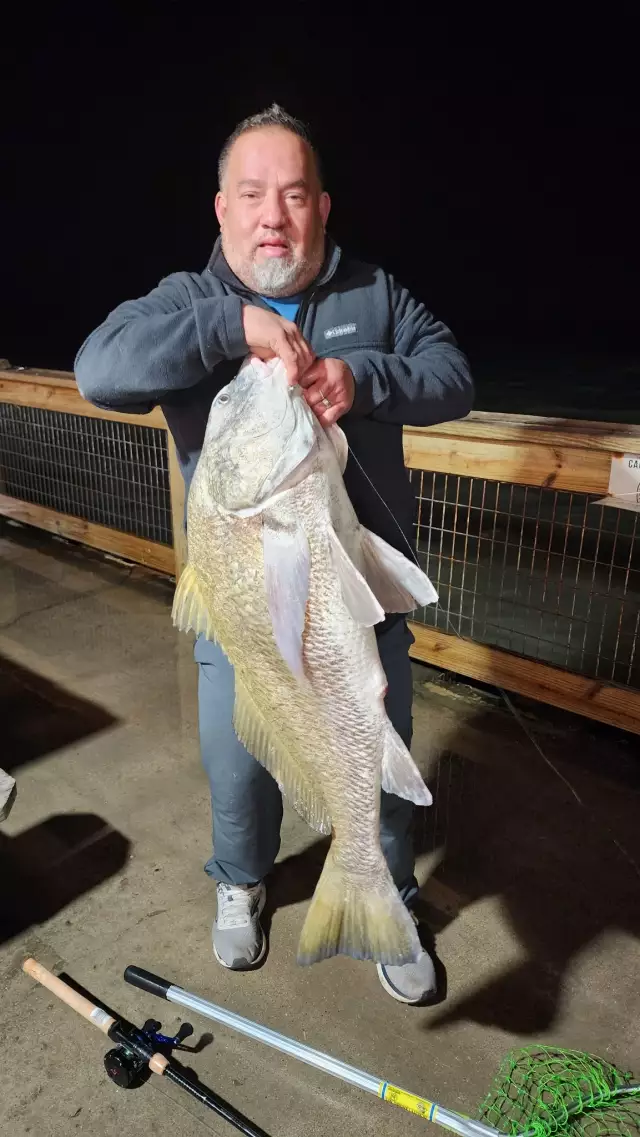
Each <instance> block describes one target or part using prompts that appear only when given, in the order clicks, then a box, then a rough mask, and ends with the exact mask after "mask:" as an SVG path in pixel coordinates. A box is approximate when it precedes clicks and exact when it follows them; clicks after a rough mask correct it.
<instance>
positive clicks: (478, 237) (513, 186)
mask: <svg viewBox="0 0 640 1137" xmlns="http://www.w3.org/2000/svg"><path fill="white" fill-rule="evenodd" d="M423 7H424V6H421V9H420V10H423ZM418 10H419V9H418V7H416V9H415V11H418ZM68 11H69V13H70V12H71V11H72V9H69V10H68ZM124 11H125V10H124V9H122V8H120V7H119V6H118V5H104V6H102V7H101V6H100V5H97V6H95V7H92V8H91V14H90V16H85V17H83V19H84V20H85V21H86V22H85V23H82V22H80V23H79V22H78V19H77V18H75V17H73V18H72V16H71V15H70V14H66V15H65V8H64V5H63V6H62V7H61V8H57V9H56V11H55V14H50V15H49V16H48V17H47V18H46V19H45V20H44V22H42V21H41V20H40V19H38V20H37V21H36V20H35V19H31V18H30V16H29V12H25V22H24V27H23V30H22V33H21V34H20V36H19V37H17V38H16V40H15V42H14V45H13V46H11V44H5V46H4V50H3V73H4V77H5V96H4V111H3V115H4V118H3V123H2V133H3V138H2V146H1V149H0V161H1V163H2V175H1V181H0V201H1V208H2V230H3V238H2V247H3V248H2V259H3V299H2V306H1V309H0V311H1V316H0V356H5V357H7V358H9V359H10V360H11V362H12V363H13V364H14V365H27V366H42V367H62V368H70V367H71V366H72V363H73V357H74V354H75V351H76V349H77V347H78V346H79V344H80V342H81V341H82V339H83V338H84V336H85V335H86V334H87V333H88V331H90V330H91V328H92V327H93V326H94V325H95V324H96V323H98V322H99V321H100V320H101V319H102V318H104V316H105V315H106V313H107V311H108V310H109V309H110V308H111V307H113V306H115V305H116V304H117V303H118V302H120V301H121V300H123V299H126V298H127V297H129V296H136V295H139V294H141V293H143V292H145V291H147V290H148V289H150V288H151V287H153V285H154V284H155V283H156V282H157V280H158V279H160V277H162V276H163V275H165V274H167V273H169V272H172V271H174V270H177V269H183V268H189V269H196V270H198V269H200V268H201V267H202V266H203V265H204V263H205V262H206V259H207V256H208V254H209V251H210V248H211V245H212V243H213V240H214V238H215V235H216V226H215V219H214V216H213V211H212V198H213V194H214V192H215V168H216V157H217V152H218V149H219V147H220V144H221V142H222V141H223V139H224V137H225V135H226V134H227V133H228V132H229V130H230V129H231V128H232V127H233V125H234V124H235V122H236V121H237V120H238V119H239V118H241V117H243V116H244V115H245V114H247V113H251V112H253V111H255V110H257V109H260V108H261V107H262V106H263V105H265V104H267V103H269V102H271V101H272V100H273V99H277V100H278V101H280V102H282V103H283V104H284V105H285V106H286V107H287V109H288V110H290V111H291V112H293V113H296V114H299V115H301V116H302V117H303V118H305V119H307V120H308V121H309V122H310V124H311V126H312V128H313V131H314V133H315V137H316V140H317V143H318V145H319V148H320V149H321V151H322V153H323V158H324V164H325V168H326V171H327V174H328V188H329V189H330V191H331V193H332V197H333V202H334V206H333V218H332V223H331V230H332V232H333V234H334V235H335V236H336V238H337V239H338V240H339V241H340V242H341V243H343V244H345V245H348V246H349V247H350V248H351V250H352V251H354V252H355V253H357V254H359V255H361V256H363V257H365V258H368V259H371V260H374V261H377V262H379V263H382V264H383V265H384V266H385V267H387V268H389V269H390V270H392V271H394V272H395V273H396V275H397V276H398V277H399V278H400V279H401V280H402V281H403V282H404V283H406V284H407V285H409V286H410V287H412V288H413V289H414V291H415V292H416V293H417V294H418V295H419V296H420V297H421V298H422V299H424V301H425V303H426V304H427V305H428V306H429V307H431V308H432V309H433V310H434V311H435V312H436V313H437V314H438V315H439V316H441V317H442V318H443V319H445V320H446V321H447V322H448V323H449V324H450V325H451V326H452V328H453V330H454V332H455V333H456V335H457V336H458V339H459V340H460V341H461V344H462V346H463V347H464V348H466V349H467V350H468V351H469V353H470V354H471V357H472V360H473V361H474V365H475V364H476V363H477V364H478V366H479V368H480V370H481V371H482V365H483V363H486V362H489V361H490V362H491V365H492V366H493V365H494V363H495V360H496V359H498V358H499V357H504V358H505V359H507V358H508V359H511V360H512V359H514V358H524V357H525V356H526V357H527V358H534V357H535V359H536V360H538V361H539V360H544V359H545V358H546V359H549V360H551V359H552V358H556V357H558V356H559V354H562V355H567V354H570V355H572V356H573V357H576V358H578V357H579V358H582V359H588V358H591V359H592V360H595V359H596V358H597V359H602V358H606V359H608V360H609V361H611V360H613V359H614V358H619V357H622V356H624V357H625V358H627V359H628V358H633V357H634V353H635V361H636V363H637V361H638V352H637V346H636V345H637V336H636V329H637V327H638V306H639V299H640V298H639V296H638V287H637V265H638V261H637V251H636V248H637V241H636V239H635V237H634V230H636V229H637V214H638V201H639V200H640V195H639V191H640V168H639V167H640V163H639V159H638V156H637V151H638V137H637V128H636V105H635V104H636V103H637V99H636V98H635V97H634V95H633V89H634V86H635V76H636V71H637V68H636V64H635V61H634V60H633V58H632V57H631V55H629V58H628V59H627V57H626V56H627V46H626V45H627V44H629V45H630V47H632V43H631V40H632V34H631V28H630V27H627V28H625V27H624V26H622V25H621V26H620V27H619V28H612V27H611V26H608V27H607V29H606V32H605V31H604V30H603V28H602V27H593V28H591V29H589V31H588V32H587V31H585V29H584V27H583V26H577V25H576V26H575V27H569V28H563V29H560V27H559V25H557V23H544V24H543V23H542V17H540V20H539V22H538V23H537V24H535V25H534V24H532V25H531V26H530V27H529V28H524V27H523V28H522V29H521V30H517V29H516V25H515V24H513V25H507V24H502V25H496V26H495V27H489V26H488V25H487V24H482V25H479V24H477V25H475V26H469V25H462V23H461V25H460V27H458V28H456V29H455V31H454V30H453V29H451V28H449V29H442V28H440V27H436V26H435V24H434V23H431V22H424V23H420V21H419V20H416V18H415V17H414V16H411V15H410V13H411V6H409V7H408V8H406V7H405V8H404V9H403V10H402V11H403V13H404V18H403V21H402V26H399V25H398V26H394V25H393V24H391V23H390V20H391V14H392V12H393V7H392V6H391V5H387V7H386V11H387V13H388V16H387V20H388V21H389V26H387V23H386V22H385V24H384V25H382V24H380V25H378V26H376V27H374V29H373V31H371V32H368V33H366V34H365V33H364V32H363V24H362V21H361V20H358V19H356V18H355V17H354V16H353V15H351V14H350V13H351V11H352V9H350V7H349V5H343V6H342V7H341V8H340V9H336V10H335V13H333V14H330V13H329V12H328V11H326V10H324V9H323V10H322V11H321V10H320V9H317V8H315V7H314V8H313V9H311V8H310V6H306V5H289V6H285V7H284V8H281V7H278V9H277V10H276V9H275V8H274V9H269V8H268V7H266V6H264V5H262V6H260V8H259V9H256V11H259V12H260V15H259V16H258V15H255V14H252V10H251V9H246V8H243V9H238V16H237V18H235V19H234V18H233V17H232V16H231V15H229V14H228V15H227V17H226V22H224V21H223V20H222V17H218V16H216V15H214V16H213V17H210V18H209V19H208V20H207V19H205V18H204V16H203V12H205V11H207V12H209V13H211V12H212V8H211V7H210V6H209V5H203V6H202V7H199V6H198V5H195V6H193V5H192V6H190V7H188V8H187V6H182V5H179V4H177V3H176V4H167V5H164V6H162V5H160V6H156V7H154V6H151V5H141V6H140V8H139V9H137V15H136V17H135V19H134V18H132V17H129V16H126V17H125V15H124V14H123V13H124ZM226 11H227V12H229V11H231V9H227V10H226ZM114 13H115V14H114ZM158 13H160V15H159V14H158ZM214 13H217V9H214ZM407 13H409V14H407ZM301 20H302V21H304V22H305V24H306V25H308V26H304V27H303V26H301ZM30 24H32V25H33V26H30ZM7 93H9V94H10V101H9V100H7V97H6V96H7ZM536 366H540V364H539V363H536ZM592 369H593V364H592ZM629 374H631V373H629ZM639 375H640V373H639V372H638V370H637V368H636V369H635V372H634V373H633V375H632V377H631V378H629V379H628V380H627V386H626V387H625V388H624V390H623V391H622V394H621V393H620V391H618V393H617V396H616V397H617V400H618V403H621V401H622V402H624V401H627V399H628V402H629V406H630V408H631V407H632V406H633V407H638V408H639V409H640V397H639V394H638V378H639ZM634 376H635V378H634ZM554 382H555V380H554ZM480 393H481V392H480ZM565 401H566V400H565ZM508 402H509V399H508V396H507V395H505V396H504V398H503V399H502V404H503V409H527V407H526V405H524V406H522V405H520V404H518V406H517V407H515V405H514V406H513V407H511V406H509V405H507V404H508ZM534 402H535V400H534ZM480 405H482V398H480ZM536 409H539V407H538V406H537V405H536ZM593 410H596V408H593ZM593 417H596V415H595V414H594V415H593Z"/></svg>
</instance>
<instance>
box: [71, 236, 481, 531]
mask: <svg viewBox="0 0 640 1137" xmlns="http://www.w3.org/2000/svg"><path fill="white" fill-rule="evenodd" d="M243 304H259V305H261V306H262V307H267V306H268V305H267V304H266V303H265V301H264V300H262V299H261V298H260V297H259V296H257V295H256V294H255V293H253V292H251V290H250V289H248V288H246V287H245V285H243V284H242V283H241V281H240V280H238V278H237V277H236V276H235V275H234V273H233V272H232V271H231V269H230V268H229V265H228V264H227V261H226V260H225V258H224V256H223V253H222V249H221V245H220V240H219V239H218V241H217V242H216V245H215V247H214V250H213V253H212V255H211V259H210V261H209V263H208V265H207V267H206V269H205V271H204V272H203V273H195V272H177V273H173V274H172V275H171V276H168V277H166V278H165V279H164V280H162V281H161V282H160V284H159V285H158V286H157V288H154V289H153V291H152V292H150V293H149V294H148V296H143V297H141V298H140V299H138V300H129V301H126V302H125V303H124V304H120V305H119V307H117V308H115V309H114V311H113V312H111V313H110V314H109V315H108V316H107V318H106V320H105V321H104V323H103V324H100V326H99V327H98V328H96V330H95V331H93V332H92V333H91V335H89V336H88V338H87V339H86V340H85V342H84V344H83V345H82V347H81V348H80V350H79V352H78V355H77V357H76V360H75V375H76V380H77V383H78V387H79V388H80V391H81V393H82V394H83V395H84V397H85V398H86V399H88V400H89V402H92V403H94V404H95V405H97V406H99V407H104V408H107V409H110V410H125V409H126V410H127V411H129V412H131V411H133V412H140V413H141V414H142V413H146V412H147V411H149V410H151V409H152V408H153V407H154V406H160V407H161V408H162V410H163V412H164V415H165V417H166V420H167V423H168V425H169V429H170V430H171V433H172V435H173V437H174V439H175V443H176V449H177V452H178V457H179V461H180V465H181V468H182V472H183V474H184V478H185V483H186V487H187V490H188V487H189V485H190V482H191V478H192V476H193V472H194V470H195V467H196V463H197V461H198V457H199V455H200V450H201V448H202V442H203V439H204V433H205V428H206V424H207V418H208V414H209V408H210V406H211V402H212V400H213V398H214V396H215V395H216V394H217V392H218V391H219V390H220V388H221V387H223V386H225V384H227V383H228V382H229V381H230V380H231V379H232V378H233V376H234V375H235V374H236V372H237V370H238V368H239V366H240V363H241V361H242V359H243V357H244V356H245V355H246V354H247V351H248V347H247V343H246V340H245V338H244V332H243V326H242V306H243ZM296 322H297V323H298V325H299V327H300V329H301V331H302V334H303V336H304V337H305V339H306V340H307V342H308V343H309V344H310V345H311V347H312V349H313V350H314V352H315V353H316V355H317V356H318V357H333V358H337V359H343V360H344V361H345V362H346V363H348V365H349V367H350V368H351V371H352V372H353V375H354V378H355V384H356V395H355V402H354V405H353V408H352V409H351V411H350V412H349V414H347V415H345V416H344V418H342V419H341V420H340V425H341V426H342V428H343V430H344V431H345V434H346V435H347V439H348V441H349V445H350V447H351V451H352V455H353V456H354V457H355V458H357V462H356V461H353V459H352V458H350V460H349V463H348V465H347V469H346V472H345V483H346V487H347V491H348V493H349V496H350V498H351V501H352V502H353V505H354V508H355V510H356V513H357V514H358V516H359V518H360V521H361V522H362V524H363V525H366V526H367V528H369V529H371V530H372V531H373V532H375V533H378V534H379V535H380V536H381V537H383V538H385V540H387V541H389V542H390V544H392V545H395V546H396V548H399V549H404V551H405V552H406V546H405V545H404V541H403V538H402V536H401V534H400V532H399V530H398V525H399V526H400V528H401V530H402V532H403V533H404V534H405V535H406V537H407V538H408V539H409V540H412V531H413V523H414V508H415V499H414V494H413V492H412V489H411V485H410V483H409V478H408V475H407V472H406V470H405V466H404V458H403V448H402V427H403V426H404V425H410V426H431V425H434V424H435V423H442V422H448V421H450V420H453V419H458V418H463V417H464V416H465V415H466V414H468V412H469V411H470V410H471V406H472V401H473V382H472V379H471V375H470V371H469V365H468V362H467V360H466V358H465V356H464V355H463V353H462V352H461V351H460V349H459V348H458V347H457V345H456V342H455V340H454V338H453V336H452V334H451V332H450V331H449V329H448V328H447V327H445V325H444V324H443V323H441V322H440V321H439V320H436V319H435V318H434V316H432V315H431V313H430V312H428V311H427V310H426V308H425V307H424V305H423V304H421V303H419V302H418V301H417V300H414V299H413V297H412V296H410V294H409V293H408V292H407V290H406V289H405V288H402V287H401V285H400V284H398V283H397V282H396V281H395V280H394V278H393V277H392V276H390V275H389V274H388V273H385V272H384V271H383V270H382V269H381V268H377V267H375V266H374V265H369V264H365V263H363V262H361V261H356V260H352V259H350V258H348V257H346V256H345V255H344V254H343V253H342V252H341V250H340V249H339V248H338V247H337V246H336V245H335V244H334V243H333V242H332V241H331V240H328V241H327V253H326V258H325V263H324V265H323V268H322V271H321V272H320V274H319V276H318V277H317V279H316V280H315V281H314V283H313V284H312V285H311V287H310V288H309V289H308V290H307V292H306V294H305V296H304V298H303V302H302V304H301V307H300V310H299V312H298V317H297V321H296ZM358 463H359V465H358ZM363 471H365V472H366V476H365V473H363ZM376 491H377V492H376ZM378 494H379V495H380V496H381V497H382V499H383V501H384V502H386V505H387V506H388V510H387V509H385V506H384V505H383V504H382V502H381V501H380V498H379V497H378ZM393 518H395V519H396V521H397V523H398V524H396V521H394V520H393Z"/></svg>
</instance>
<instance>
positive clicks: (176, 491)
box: [0, 369, 185, 575]
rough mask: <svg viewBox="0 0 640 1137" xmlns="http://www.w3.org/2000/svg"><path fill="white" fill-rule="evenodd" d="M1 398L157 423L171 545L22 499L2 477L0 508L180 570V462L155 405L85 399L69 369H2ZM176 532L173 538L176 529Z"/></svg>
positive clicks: (107, 549) (112, 550)
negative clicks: (138, 408) (113, 407)
mask: <svg viewBox="0 0 640 1137" xmlns="http://www.w3.org/2000/svg"><path fill="white" fill-rule="evenodd" d="M0 402H3V403H11V404H13V405H14V406H20V407H36V408H38V409H39V410H44V411H59V412H61V413H63V414H72V415H82V416H83V417H85V418H94V419H102V420H107V421H111V422H128V423H131V424H133V425H135V426H146V427H157V428H159V429H161V430H164V431H165V432H166V435H167V448H168V455H169V484H170V492H171V512H172V517H173V533H174V545H173V548H168V547H167V546H166V545H162V544H160V543H158V542H154V541H146V540H144V539H142V538H140V537H136V536H133V535H132V534H130V533H121V532H120V531H119V530H117V529H113V528H110V527H109V526H105V525H97V524H95V523H93V522H90V521H87V520H85V519H84V518H81V517H74V516H71V515H68V514H63V513H58V512H57V511H56V510H53V509H49V508H47V507H46V506H43V505H39V504H34V503H33V502H28V501H20V500H19V499H17V498H15V497H12V496H9V495H8V494H6V493H3V492H2V484H1V481H0V514H3V515H4V516H5V517H12V518H14V519H15V520H17V521H22V522H24V523H25V524H28V525H35V526H37V527H39V528H41V529H46V530H48V531H49V532H52V533H57V534H59V535H60V536H62V537H67V538H69V539H70V540H73V541H80V542H81V543H82V544H84V545H90V546H91V547H92V548H94V549H101V550H102V551H103V552H107V553H112V554H114V555H115V556H120V557H123V558H124V559H126V560H131V561H135V562H136V563H138V564H142V565H146V566H148V567H149V568H154V569H157V570H159V571H160V572H166V573H170V574H174V573H175V574H177V575H179V574H180V571H181V567H182V565H183V563H184V558H185V549H184V537H183V524H182V519H183V514H184V482H183V480H182V474H181V473H180V467H179V465H178V460H177V455H176V451H175V446H174V443H173V439H172V438H171V434H170V433H169V431H168V430H167V424H166V421H165V418H164V415H163V414H162V411H160V410H159V408H157V407H156V408H155V409H154V410H153V411H151V413H150V414H148V415H130V414H127V413H124V412H123V413H120V412H116V411H105V410H101V409H100V408H98V407H94V406H93V405H92V404H91V403H88V402H87V401H86V400H85V399H83V397H82V395H81V394H80V392H79V390H78V388H77V386H76V382H75V379H74V378H73V375H71V374H69V372H65V371H34V370H27V369H24V370H20V371H13V370H12V371H0ZM176 534H177V535H178V540H177V541H176V539H175V535H176Z"/></svg>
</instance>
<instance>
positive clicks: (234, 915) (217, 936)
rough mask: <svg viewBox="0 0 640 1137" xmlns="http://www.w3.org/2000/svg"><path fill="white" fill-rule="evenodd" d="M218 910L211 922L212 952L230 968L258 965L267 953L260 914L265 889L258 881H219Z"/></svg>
mask: <svg viewBox="0 0 640 1137" xmlns="http://www.w3.org/2000/svg"><path fill="white" fill-rule="evenodd" d="M217 893H218V911H217V915H216V918H215V921H214V924H213V929H212V938H213V954H214V955H215V957H216V959H217V961H218V963H220V964H222V966H223V967H228V968H229V969H230V970H231V971H248V970H249V969H250V968H252V967H257V965H258V964H259V963H261V962H262V960H263V959H264V957H265V955H266V952H267V937H266V936H265V934H264V932H263V930H262V926H261V924H260V916H261V914H262V909H263V908H264V905H265V901H266V899H267V890H266V888H265V886H264V884H263V883H262V881H260V882H259V883H258V884H252V885H248V884H244V885H238V884H224V883H223V882H222V881H220V882H219V883H218V888H217Z"/></svg>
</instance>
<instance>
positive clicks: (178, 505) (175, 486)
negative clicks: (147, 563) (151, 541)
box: [167, 428, 187, 584]
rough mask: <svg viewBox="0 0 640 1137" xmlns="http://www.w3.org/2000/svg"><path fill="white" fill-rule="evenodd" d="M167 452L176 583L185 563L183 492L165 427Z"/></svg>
mask: <svg viewBox="0 0 640 1137" xmlns="http://www.w3.org/2000/svg"><path fill="white" fill-rule="evenodd" d="M167 452H168V454H169V491H170V493H171V520H172V524H173V553H174V559H175V574H176V584H177V583H178V581H179V580H180V576H181V573H182V570H183V569H184V567H185V565H186V563H187V535H186V533H185V528H184V517H185V492H184V478H183V476H182V470H181V469H180V463H179V462H178V453H177V451H176V444H175V442H174V441H173V438H172V436H171V431H170V430H169V429H168V428H167Z"/></svg>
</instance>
